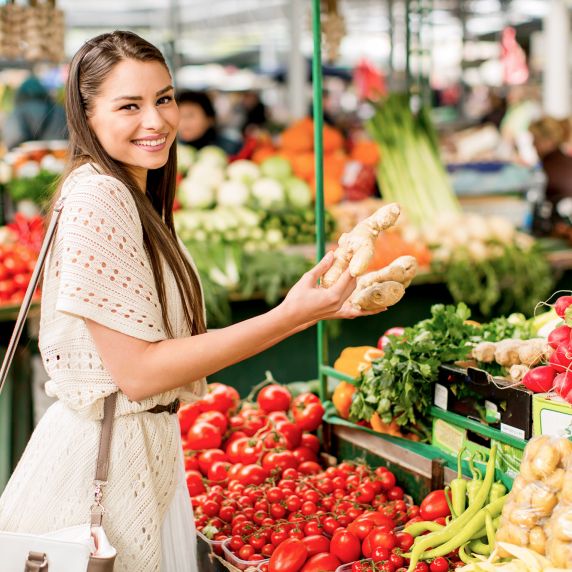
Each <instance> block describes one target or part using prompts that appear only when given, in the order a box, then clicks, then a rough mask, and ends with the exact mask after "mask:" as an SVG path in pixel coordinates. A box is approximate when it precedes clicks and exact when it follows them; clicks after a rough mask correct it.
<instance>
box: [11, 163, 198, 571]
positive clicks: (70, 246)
mask: <svg viewBox="0 0 572 572" xmlns="http://www.w3.org/2000/svg"><path fill="white" fill-rule="evenodd" d="M62 196H64V197H65V202H64V207H63V213H62V215H61V218H60V224H59V228H58V232H57V235H56V239H55V242H54V245H53V247H52V250H51V254H50V257H49V259H48V261H47V264H46V270H45V280H44V286H43V292H42V315H41V322H40V335H39V346H40V351H41V354H42V358H43V362H44V365H45V367H46V370H47V372H48V374H49V376H50V381H49V382H48V383H47V384H46V391H47V393H48V395H51V396H55V397H57V398H58V400H59V401H58V402H57V403H56V404H54V405H53V406H52V408H51V409H53V411H49V412H48V413H47V414H46V415H45V416H44V417H43V418H42V420H41V421H40V423H39V424H38V427H37V428H36V430H35V431H34V435H33V436H32V438H31V440H30V443H29V444H28V447H27V449H26V451H25V453H24V455H23V457H22V459H21V461H20V463H19V464H18V467H17V468H16V470H15V472H14V474H13V476H12V479H11V480H10V482H9V484H8V485H7V487H6V490H5V492H4V495H3V496H2V498H1V499H0V530H11V531H20V532H31V533H43V532H48V531H53V530H57V529H59V528H64V527H66V526H72V525H77V524H82V523H85V522H88V521H89V508H90V505H91V502H92V492H93V486H92V483H93V479H94V476H95V463H96V457H97V446H98V443H99V434H100V430H101V423H100V422H99V421H98V420H100V419H101V417H102V415H103V398H104V397H106V396H107V395H110V394H111V393H113V392H115V391H118V388H117V386H116V385H115V384H114V383H113V380H112V378H111V376H110V374H109V373H108V372H107V370H106V369H105V367H104V366H103V363H102V361H101V359H100V357H99V355H98V353H97V349H96V347H95V345H94V343H93V340H92V339H91V336H90V334H89V331H88V329H87V327H86V324H85V321H84V318H89V319H91V320H94V321H96V322H98V323H100V324H102V325H104V326H107V327H108V328H111V329H113V330H116V331H119V332H122V333H124V334H127V335H129V336H133V337H135V338H139V339H143V340H146V341H149V342H156V341H159V340H164V339H166V338H167V335H166V333H165V331H164V328H163V320H162V315H161V306H160V304H159V299H158V296H157V291H156V288H155V284H154V279H153V273H152V269H151V265H150V262H149V260H148V256H147V254H146V251H145V248H144V244H143V232H142V228H141V222H140V219H139V216H138V213H137V208H136V206H135V202H134V200H133V198H132V196H131V194H130V193H129V191H128V189H127V188H126V187H125V186H124V185H123V184H122V183H121V182H120V181H118V180H117V179H114V178H113V177H110V176H106V175H100V174H99V173H97V171H96V170H95V169H94V167H92V166H91V165H89V164H86V165H83V166H81V167H79V168H77V169H76V170H74V171H73V172H72V173H71V174H70V176H69V177H68V179H67V180H66V181H65V184H64V186H63V189H62ZM165 292H166V298H167V304H168V314H169V318H170V321H171V326H172V329H173V332H174V335H175V336H176V337H183V336H188V335H189V330H188V328H187V325H186V323H185V320H184V315H183V312H182V311H181V299H180V296H179V292H178V289H177V284H176V281H175V278H174V276H173V274H172V273H171V271H170V270H169V269H168V268H165ZM127 359H128V358H127ZM205 390H206V382H205V380H204V379H202V380H199V381H196V382H193V383H191V384H190V385H188V386H186V387H185V388H184V389H177V390H173V391H168V392H165V393H162V394H160V395H156V396H154V397H151V398H148V399H144V400H143V401H141V402H133V401H130V400H129V399H128V398H127V397H126V396H125V395H124V394H123V393H121V391H119V397H118V400H117V410H116V421H115V425H114V429H113V438H112V447H111V460H110V469H109V476H108V485H107V486H106V487H105V490H104V501H103V504H104V506H105V508H106V514H105V516H104V528H105V530H106V532H107V535H108V536H109V538H110V540H111V542H112V544H113V545H114V546H115V547H116V548H117V552H118V558H117V561H116V571H117V572H122V571H125V572H127V571H129V572H133V571H135V570H137V571H140V572H147V571H149V572H151V571H159V570H160V562H161V542H160V536H161V535H160V529H161V524H162V521H163V516H164V514H165V511H166V509H167V507H168V506H169V502H170V500H171V498H172V495H173V491H174V489H175V486H176V481H177V466H176V462H177V455H178V448H179V440H178V435H177V432H178V430H179V427H178V422H177V417H176V416H174V415H168V414H158V415H157V414H151V413H142V414H139V415H136V414H137V413H140V412H144V411H146V410H148V409H151V408H152V407H154V406H155V405H157V404H163V405H166V404H168V403H170V402H171V401H173V400H174V399H175V398H176V397H179V398H180V399H182V400H184V401H192V400H195V399H198V398H200V397H201V396H202V395H204V393H205Z"/></svg>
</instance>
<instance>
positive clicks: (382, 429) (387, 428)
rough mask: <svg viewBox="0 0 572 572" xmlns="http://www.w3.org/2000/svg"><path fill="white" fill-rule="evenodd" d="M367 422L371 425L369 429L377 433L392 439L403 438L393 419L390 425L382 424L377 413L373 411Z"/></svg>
mask: <svg viewBox="0 0 572 572" xmlns="http://www.w3.org/2000/svg"><path fill="white" fill-rule="evenodd" d="M369 422H370V423H371V428H372V429H373V430H374V431H377V432H378V433H385V434H386V435H392V436H393V437H403V436H404V435H403V433H402V432H401V430H400V429H399V425H398V424H397V421H395V419H393V420H392V421H391V423H384V422H383V421H382V420H381V417H380V416H379V414H378V413H377V411H374V413H373V415H372V416H371V419H370V420H369Z"/></svg>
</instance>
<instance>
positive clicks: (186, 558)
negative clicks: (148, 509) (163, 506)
mask: <svg viewBox="0 0 572 572" xmlns="http://www.w3.org/2000/svg"><path fill="white" fill-rule="evenodd" d="M179 438H180V437H179ZM179 451H180V453H179V462H178V471H179V473H178V479H177V488H176V490H175V493H174V494H173V499H172V500H171V504H170V505H169V508H168V509H167V513H166V514H165V520H164V521H163V525H162V527H161V543H162V564H161V572H199V569H198V565H197V534H196V529H195V519H194V516H193V507H192V505H191V498H190V496H189V491H188V489H187V481H186V478H185V466H184V461H183V455H182V448H181V447H179Z"/></svg>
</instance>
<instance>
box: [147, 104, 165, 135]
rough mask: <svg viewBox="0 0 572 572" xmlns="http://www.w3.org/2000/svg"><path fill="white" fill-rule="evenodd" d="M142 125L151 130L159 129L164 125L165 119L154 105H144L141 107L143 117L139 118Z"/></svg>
mask: <svg viewBox="0 0 572 572" xmlns="http://www.w3.org/2000/svg"><path fill="white" fill-rule="evenodd" d="M141 123H142V127H143V128H144V129H149V130H153V131H157V130H160V129H161V128H162V127H164V126H165V120H164V119H163V116H162V115H161V111H160V110H159V108H158V107H157V106H155V105H149V106H146V107H145V108H144V109H143V117H142V119H141Z"/></svg>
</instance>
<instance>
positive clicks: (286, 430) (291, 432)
mask: <svg viewBox="0 0 572 572" xmlns="http://www.w3.org/2000/svg"><path fill="white" fill-rule="evenodd" d="M275 427H276V430H277V431H278V432H279V433H280V434H281V435H284V437H286V441H287V442H288V449H295V448H296V447H298V445H299V444H300V440H301V439H302V429H300V427H298V426H297V425H295V424H294V423H292V422H291V421H277V422H276V425H275Z"/></svg>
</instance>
